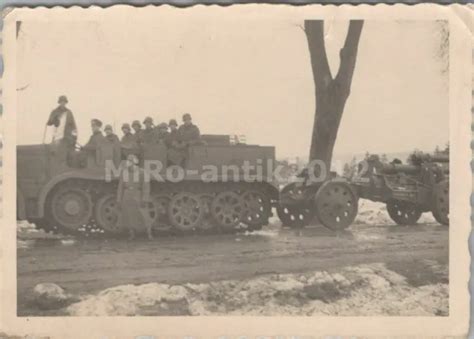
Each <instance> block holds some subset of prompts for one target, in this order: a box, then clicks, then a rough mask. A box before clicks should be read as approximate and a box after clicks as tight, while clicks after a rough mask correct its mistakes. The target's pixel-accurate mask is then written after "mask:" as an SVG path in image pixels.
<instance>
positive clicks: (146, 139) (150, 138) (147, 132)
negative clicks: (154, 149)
mask: <svg viewBox="0 0 474 339" xmlns="http://www.w3.org/2000/svg"><path fill="white" fill-rule="evenodd" d="M156 142H157V135H156V131H155V130H154V129H144V130H143V131H142V143H144V144H156Z"/></svg>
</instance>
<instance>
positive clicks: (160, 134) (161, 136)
mask: <svg viewBox="0 0 474 339" xmlns="http://www.w3.org/2000/svg"><path fill="white" fill-rule="evenodd" d="M168 135H169V132H168V125H167V124H166V122H162V123H161V124H159V125H158V126H157V127H156V138H157V142H158V143H160V144H166V139H167V138H168Z"/></svg>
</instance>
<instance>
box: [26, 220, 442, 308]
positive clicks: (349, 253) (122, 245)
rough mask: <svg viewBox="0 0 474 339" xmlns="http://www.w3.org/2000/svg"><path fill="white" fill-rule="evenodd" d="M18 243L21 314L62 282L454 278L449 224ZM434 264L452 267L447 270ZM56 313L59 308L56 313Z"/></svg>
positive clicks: (78, 290) (78, 285)
mask: <svg viewBox="0 0 474 339" xmlns="http://www.w3.org/2000/svg"><path fill="white" fill-rule="evenodd" d="M22 245H23V246H22V247H23V248H19V249H18V314H19V315H35V314H36V315H37V314H44V313H42V312H40V311H38V310H35V309H33V308H31V307H30V306H29V303H28V299H29V297H30V295H31V292H32V289H33V287H34V286H35V285H36V284H38V283H42V282H53V283H56V284H59V285H60V286H62V287H63V288H64V289H66V290H67V291H68V292H69V293H73V294H75V295H79V296H80V295H84V294H90V293H94V292H96V291H99V290H103V289H105V288H108V287H112V286H117V285H123V284H142V283H148V282H160V283H169V284H180V283H188V282H193V283H198V282H210V281H218V280H224V279H247V278H252V277H255V276H261V275H265V274H271V273H299V272H308V271H315V270H325V271H329V272H330V271H331V270H335V269H338V268H341V267H345V266H350V265H357V264H366V263H384V264H385V265H386V266H387V267H388V268H390V270H393V271H395V272H397V273H399V274H401V275H403V276H405V277H406V278H407V279H408V281H409V282H410V284H412V285H414V286H419V285H426V284H433V283H438V282H442V283H447V279H448V277H447V264H448V228H447V227H445V226H440V225H437V224H423V225H416V226H394V225H381V226H376V225H371V226H369V225H353V226H351V227H350V228H349V230H348V231H345V232H343V233H341V234H335V233H333V232H331V231H328V230H326V229H325V228H323V227H319V226H318V227H310V228H306V229H303V230H299V231H298V230H291V229H286V228H281V227H280V226H278V225H275V226H271V227H267V228H265V230H264V231H260V232H256V233H254V234H245V233H244V234H221V235H195V236H185V237H177V236H167V237H163V238H159V239H156V240H154V241H147V240H136V241H133V242H129V241H126V240H99V239H95V240H94V239H75V240H68V241H64V240H36V241H28V242H27V243H22ZM427 262H431V263H433V262H435V263H436V264H437V265H440V266H442V267H446V270H445V273H442V274H441V273H439V272H438V273H437V272H434V271H433V270H432V269H430V265H427V264H426V263H427ZM53 313H54V312H53Z"/></svg>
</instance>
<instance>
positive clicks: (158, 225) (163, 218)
mask: <svg viewBox="0 0 474 339" xmlns="http://www.w3.org/2000/svg"><path fill="white" fill-rule="evenodd" d="M152 199H153V202H154V203H155V206H156V220H155V222H154V223H153V225H152V227H153V230H155V231H158V232H168V231H170V230H171V229H172V228H173V227H172V225H171V222H170V220H169V217H168V209H169V206H170V202H171V197H170V196H169V195H167V194H156V195H153V197H152Z"/></svg>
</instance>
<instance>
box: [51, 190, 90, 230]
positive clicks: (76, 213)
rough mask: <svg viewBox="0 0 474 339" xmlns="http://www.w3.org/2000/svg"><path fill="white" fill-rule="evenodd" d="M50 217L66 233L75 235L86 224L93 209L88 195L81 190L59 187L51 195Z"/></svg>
mask: <svg viewBox="0 0 474 339" xmlns="http://www.w3.org/2000/svg"><path fill="white" fill-rule="evenodd" d="M52 194H53V195H52V197H51V207H50V208H51V215H52V217H53V219H54V221H55V222H56V223H57V224H59V225H60V227H62V228H63V229H64V231H65V232H67V233H77V232H79V231H80V229H81V228H83V226H85V225H86V224H88V222H89V219H90V218H91V217H92V213H93V208H92V200H91V196H90V194H89V193H88V192H87V191H86V190H85V189H82V188H79V187H73V186H62V187H59V188H58V189H57V190H55V191H54V192H53V193H52Z"/></svg>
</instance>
